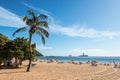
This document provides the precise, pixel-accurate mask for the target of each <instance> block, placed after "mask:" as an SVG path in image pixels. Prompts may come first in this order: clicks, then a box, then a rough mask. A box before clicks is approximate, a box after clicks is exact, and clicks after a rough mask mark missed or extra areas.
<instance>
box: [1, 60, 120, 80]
mask: <svg viewBox="0 0 120 80" xmlns="http://www.w3.org/2000/svg"><path fill="white" fill-rule="evenodd" d="M27 63H28V62H27V61H24V62H23V66H22V67H20V68H17V69H1V70H0V80H120V69H119V68H114V66H113V65H112V64H110V65H109V66H105V65H103V64H98V65H97V66H91V64H86V63H83V64H72V63H67V62H65V63H58V62H51V63H48V62H40V61H36V62H33V64H36V65H35V66H32V67H31V72H25V71H26V65H27Z"/></svg>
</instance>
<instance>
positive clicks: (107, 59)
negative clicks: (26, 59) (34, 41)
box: [36, 56, 120, 63]
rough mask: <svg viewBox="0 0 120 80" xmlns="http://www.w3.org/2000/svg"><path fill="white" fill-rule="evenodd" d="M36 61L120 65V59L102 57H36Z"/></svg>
mask: <svg viewBox="0 0 120 80" xmlns="http://www.w3.org/2000/svg"><path fill="white" fill-rule="evenodd" d="M36 59H41V60H51V59H54V60H59V61H71V60H74V61H80V62H87V61H88V60H89V61H98V62H101V63H110V62H113V61H115V62H116V63H120V57H107V56H104V57H100V56H90V57H63V56H45V57H36Z"/></svg>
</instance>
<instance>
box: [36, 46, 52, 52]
mask: <svg viewBox="0 0 120 80" xmlns="http://www.w3.org/2000/svg"><path fill="white" fill-rule="evenodd" d="M36 49H37V50H39V51H41V50H50V49H53V48H52V47H49V46H43V45H37V46H36Z"/></svg>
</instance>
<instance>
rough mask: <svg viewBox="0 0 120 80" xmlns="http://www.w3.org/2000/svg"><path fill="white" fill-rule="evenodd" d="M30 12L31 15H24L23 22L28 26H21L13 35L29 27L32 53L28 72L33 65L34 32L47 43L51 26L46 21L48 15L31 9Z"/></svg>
mask: <svg viewBox="0 0 120 80" xmlns="http://www.w3.org/2000/svg"><path fill="white" fill-rule="evenodd" d="M28 13H29V14H30V16H23V18H22V20H23V22H25V23H26V25H27V26H25V27H21V28H19V29H17V30H16V31H15V32H14V33H13V36H14V35H15V34H16V33H18V32H20V31H25V30H26V29H28V31H29V48H30V54H29V64H28V67H27V70H26V72H29V71H30V66H31V61H32V46H31V42H32V36H33V34H35V33H36V34H38V35H39V36H41V39H42V43H43V44H45V37H46V38H48V37H49V33H48V31H47V30H46V29H48V28H49V26H48V23H47V21H46V20H47V18H48V17H47V16H46V15H44V14H39V15H35V13H34V11H33V10H29V11H28Z"/></svg>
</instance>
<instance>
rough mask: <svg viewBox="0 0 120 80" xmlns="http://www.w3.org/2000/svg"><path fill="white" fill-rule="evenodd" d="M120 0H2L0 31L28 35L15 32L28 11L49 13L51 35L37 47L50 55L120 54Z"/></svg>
mask: <svg viewBox="0 0 120 80" xmlns="http://www.w3.org/2000/svg"><path fill="white" fill-rule="evenodd" d="M119 4H120V0H34V1H33V0H31V1H30V0H0V33H2V34H4V35H6V36H8V37H9V38H10V39H14V38H16V37H22V36H24V37H26V38H27V37H28V33H27V32H21V33H18V34H17V35H16V36H15V37H12V33H13V32H14V31H15V30H16V29H17V28H20V27H23V26H25V23H23V22H22V21H21V17H22V16H23V15H27V11H28V10H30V9H33V10H34V11H35V13H36V14H41V13H44V14H46V15H48V16H49V19H48V23H49V27H50V29H49V30H48V31H49V33H50V37H49V39H46V44H45V45H43V44H41V38H40V37H39V36H34V37H33V41H32V42H33V43H36V44H37V47H36V49H37V50H39V51H40V52H42V53H43V54H44V55H46V56H49V55H50V56H53V55H56V56H68V55H69V54H71V55H73V56H79V55H81V54H82V53H83V52H85V53H86V54H88V55H90V56H120V5H119Z"/></svg>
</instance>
